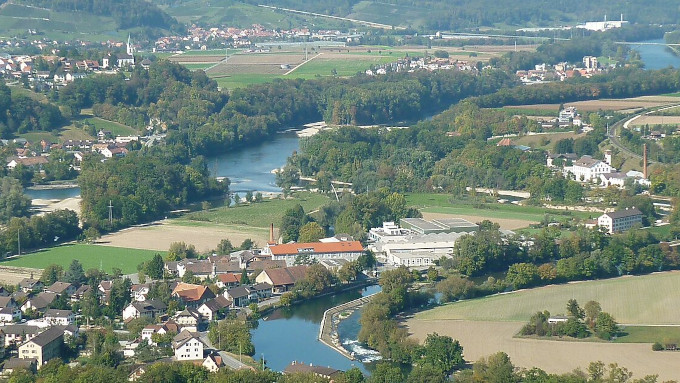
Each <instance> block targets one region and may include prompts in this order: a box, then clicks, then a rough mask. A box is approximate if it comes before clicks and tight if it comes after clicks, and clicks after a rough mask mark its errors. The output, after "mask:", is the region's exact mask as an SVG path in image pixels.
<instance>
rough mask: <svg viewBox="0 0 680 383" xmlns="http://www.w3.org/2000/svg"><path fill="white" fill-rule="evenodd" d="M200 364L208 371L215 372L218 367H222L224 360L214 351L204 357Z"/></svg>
mask: <svg viewBox="0 0 680 383" xmlns="http://www.w3.org/2000/svg"><path fill="white" fill-rule="evenodd" d="M202 366H203V367H205V369H206V370H208V371H210V372H217V371H219V370H220V368H222V367H224V361H222V357H221V356H220V354H218V353H214V354H210V355H208V356H207V357H206V358H205V360H204V361H203V364H202Z"/></svg>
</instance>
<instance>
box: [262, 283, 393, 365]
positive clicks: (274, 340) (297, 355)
mask: <svg viewBox="0 0 680 383" xmlns="http://www.w3.org/2000/svg"><path fill="white" fill-rule="evenodd" d="M379 289H380V288H379V287H378V286H370V287H368V288H365V289H361V290H354V291H349V292H343V293H340V294H336V295H333V296H329V297H323V298H319V299H312V300H310V301H309V302H306V303H303V304H300V305H296V306H293V307H287V308H282V309H278V310H275V311H273V312H272V313H271V314H270V315H268V316H267V317H266V318H263V319H261V320H260V321H259V323H258V326H257V328H256V329H253V330H252V335H253V344H254V345H255V352H256V355H254V358H255V359H256V360H259V359H260V358H261V357H262V355H263V354H264V358H265V360H266V362H267V366H268V367H269V368H271V369H273V370H276V371H282V370H283V369H284V368H286V366H288V365H289V364H290V363H291V362H292V361H298V362H303V363H307V364H309V363H312V364H314V365H319V366H329V367H333V368H337V369H339V370H348V369H350V368H352V367H359V368H360V369H362V370H363V371H366V369H365V366H364V365H363V364H362V363H361V361H357V360H355V361H351V360H349V359H347V358H345V357H344V356H342V355H341V354H340V353H339V352H337V351H335V350H333V349H331V348H330V347H328V346H326V345H325V344H323V343H321V342H320V341H319V340H318V336H319V326H320V324H321V319H322V317H323V313H324V311H326V310H328V309H329V308H331V307H334V306H337V305H339V304H342V303H345V302H349V301H351V300H354V299H358V298H360V297H362V296H366V295H370V294H373V293H375V292H377V291H379ZM356 314H357V312H355V313H354V315H356ZM354 315H353V316H354ZM357 318H358V317H357ZM351 319H352V318H349V319H347V320H345V321H343V322H341V324H340V327H341V328H340V329H338V331H339V333H340V337H341V339H342V341H343V342H344V341H345V340H351V339H356V336H357V334H358V328H356V329H350V330H349V331H345V329H344V326H345V325H346V323H348V322H350V320H351ZM356 320H358V319H356ZM355 322H356V321H355ZM357 324H358V323H357Z"/></svg>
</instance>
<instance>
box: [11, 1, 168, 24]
mask: <svg viewBox="0 0 680 383" xmlns="http://www.w3.org/2000/svg"><path fill="white" fill-rule="evenodd" d="M16 2H17V3H21V4H27V5H32V6H36V7H42V8H49V9H52V10H55V11H62V12H76V11H80V12H87V13H91V14H93V15H98V16H109V17H113V19H114V20H115V21H116V23H117V24H118V28H121V29H128V28H136V27H148V28H160V29H166V30H175V31H180V30H181V25H180V24H179V23H178V22H177V20H175V19H174V18H172V17H171V16H170V15H168V14H167V13H165V12H164V11H163V10H161V9H160V8H158V7H157V6H156V5H154V4H153V3H152V2H149V1H144V0H115V1H107V0H54V1H53V0H17V1H16Z"/></svg>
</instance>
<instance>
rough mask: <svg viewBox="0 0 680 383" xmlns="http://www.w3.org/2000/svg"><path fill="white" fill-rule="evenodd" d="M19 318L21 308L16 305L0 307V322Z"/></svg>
mask: <svg viewBox="0 0 680 383" xmlns="http://www.w3.org/2000/svg"><path fill="white" fill-rule="evenodd" d="M19 320H21V310H19V309H18V308H16V307H3V308H1V309H0V323H12V322H14V321H19Z"/></svg>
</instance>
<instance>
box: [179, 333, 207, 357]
mask: <svg viewBox="0 0 680 383" xmlns="http://www.w3.org/2000/svg"><path fill="white" fill-rule="evenodd" d="M175 359H177V360H199V359H203V342H201V341H200V340H198V339H197V338H191V339H189V340H188V341H186V342H185V343H183V344H182V345H180V346H179V347H177V348H175Z"/></svg>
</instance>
